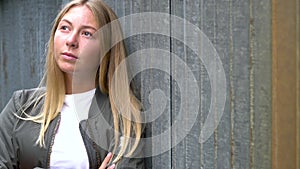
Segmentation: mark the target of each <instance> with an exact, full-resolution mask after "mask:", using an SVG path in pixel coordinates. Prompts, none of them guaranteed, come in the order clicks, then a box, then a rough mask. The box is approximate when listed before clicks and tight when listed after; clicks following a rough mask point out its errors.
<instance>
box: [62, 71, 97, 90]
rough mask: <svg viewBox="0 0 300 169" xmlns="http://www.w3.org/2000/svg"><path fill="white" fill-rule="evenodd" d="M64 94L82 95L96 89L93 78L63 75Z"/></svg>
mask: <svg viewBox="0 0 300 169" xmlns="http://www.w3.org/2000/svg"><path fill="white" fill-rule="evenodd" d="M64 79H65V85H66V94H76V93H83V92H86V91H89V90H92V89H94V88H95V87H96V85H95V78H92V77H85V78H79V77H76V76H74V75H71V74H65V75H64Z"/></svg>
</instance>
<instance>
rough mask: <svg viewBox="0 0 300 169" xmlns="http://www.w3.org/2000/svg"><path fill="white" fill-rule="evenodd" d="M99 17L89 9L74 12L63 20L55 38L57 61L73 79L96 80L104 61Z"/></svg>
mask: <svg viewBox="0 0 300 169" xmlns="http://www.w3.org/2000/svg"><path fill="white" fill-rule="evenodd" d="M97 29H98V26H97V23H96V20H95V17H94V15H93V13H92V12H91V10H90V9H89V8H88V7H86V6H76V7H73V8H71V9H70V10H69V11H68V12H67V13H66V14H65V15H64V16H63V17H62V19H61V21H60V22H59V24H58V27H57V29H56V32H55V35H54V52H55V60H56V63H57V65H58V66H59V68H60V69H61V70H62V71H63V72H64V73H65V74H69V75H73V73H74V72H75V73H76V74H78V75H79V74H80V75H84V76H93V77H95V75H96V72H97V69H98V67H99V61H100V50H99V40H98V38H97V37H96V35H95V34H96V31H97Z"/></svg>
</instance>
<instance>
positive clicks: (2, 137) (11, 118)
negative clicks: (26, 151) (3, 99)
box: [0, 92, 17, 169]
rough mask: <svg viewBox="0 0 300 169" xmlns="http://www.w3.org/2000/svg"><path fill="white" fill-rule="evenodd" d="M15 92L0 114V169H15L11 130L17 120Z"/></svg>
mask: <svg viewBox="0 0 300 169" xmlns="http://www.w3.org/2000/svg"><path fill="white" fill-rule="evenodd" d="M16 93H17V92H15V93H14V94H13V97H12V98H11V99H10V100H9V102H8V104H7V105H6V106H5V108H4V109H3V110H2V112H1V114H0V169H3V168H16V165H17V164H16V155H15V151H14V145H13V141H12V138H13V130H14V129H13V128H14V124H15V122H16V120H17V118H16V116H15V115H14V113H16V112H17V109H16V102H15V101H16V99H17V94H16Z"/></svg>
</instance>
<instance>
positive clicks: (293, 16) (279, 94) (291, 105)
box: [272, 0, 299, 169]
mask: <svg viewBox="0 0 300 169" xmlns="http://www.w3.org/2000/svg"><path fill="white" fill-rule="evenodd" d="M296 5H299V1H298V0H287V1H280V0H273V1H272V18H273V19H272V38H273V41H272V53H273V58H272V60H273V62H272V69H273V75H272V83H273V88H272V92H273V94H272V99H273V101H272V107H273V110H272V121H273V124H272V127H273V131H272V134H273V136H272V141H273V142H272V161H273V163H272V168H275V169H277V168H296V167H297V161H298V163H299V159H296V158H297V147H299V142H297V135H299V133H296V132H297V123H299V121H298V122H297V105H299V102H297V98H299V91H297V88H299V87H297V84H298V83H299V82H297V79H298V78H299V77H297V75H299V61H298V60H297V57H298V58H299V56H297V48H299V47H298V46H296V45H297V44H299V43H297V41H299V37H297V36H299V35H297V32H299V30H296V28H299V26H297V25H296V24H297V23H299V21H297V16H298V15H299V13H296V11H297V9H298V8H299V7H296ZM298 55H299V54H298ZM297 72H298V73H297ZM298 85H299V84H298ZM297 95H298V96H297ZM298 101H299V100H298ZM298 111H299V110H298ZM298 125H299V124H298ZM298 131H299V130H298ZM298 157H299V154H298Z"/></svg>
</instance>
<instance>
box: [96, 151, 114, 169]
mask: <svg viewBox="0 0 300 169" xmlns="http://www.w3.org/2000/svg"><path fill="white" fill-rule="evenodd" d="M111 157H112V153H111V152H109V153H108V154H107V156H106V157H105V159H104V160H103V162H102V164H101V166H100V167H99V169H105V168H106V166H107V164H108V162H109V160H110V159H111Z"/></svg>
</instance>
